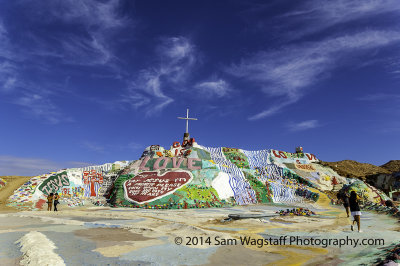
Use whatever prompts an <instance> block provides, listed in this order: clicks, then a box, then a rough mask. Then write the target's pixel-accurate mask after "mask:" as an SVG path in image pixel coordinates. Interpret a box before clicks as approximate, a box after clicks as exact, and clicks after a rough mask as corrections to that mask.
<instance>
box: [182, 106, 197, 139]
mask: <svg viewBox="0 0 400 266" xmlns="http://www.w3.org/2000/svg"><path fill="white" fill-rule="evenodd" d="M178 119H184V120H186V133H189V120H197V118H189V109H186V117H178Z"/></svg>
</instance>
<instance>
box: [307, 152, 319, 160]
mask: <svg viewBox="0 0 400 266" xmlns="http://www.w3.org/2000/svg"><path fill="white" fill-rule="evenodd" d="M306 156H307V158H308V160H317V157H315V155H314V154H308V153H306Z"/></svg>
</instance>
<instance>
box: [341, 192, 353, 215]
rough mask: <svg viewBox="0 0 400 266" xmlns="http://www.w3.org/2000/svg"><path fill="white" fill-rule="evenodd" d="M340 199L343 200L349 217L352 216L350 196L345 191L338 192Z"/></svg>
mask: <svg viewBox="0 0 400 266" xmlns="http://www.w3.org/2000/svg"><path fill="white" fill-rule="evenodd" d="M338 199H339V200H341V201H342V204H343V207H344V208H345V209H346V214H347V217H350V202H349V197H348V196H347V194H345V193H340V194H338Z"/></svg>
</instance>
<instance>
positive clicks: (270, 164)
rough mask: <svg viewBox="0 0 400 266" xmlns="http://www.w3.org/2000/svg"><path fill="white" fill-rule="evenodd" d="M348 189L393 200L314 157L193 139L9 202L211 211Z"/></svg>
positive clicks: (28, 190)
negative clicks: (50, 199) (51, 198)
mask: <svg viewBox="0 0 400 266" xmlns="http://www.w3.org/2000/svg"><path fill="white" fill-rule="evenodd" d="M360 182H361V183H362V184H359V183H360ZM353 183H354V184H353ZM352 184H353V185H352ZM343 186H344V187H346V188H351V187H356V188H357V189H362V190H363V196H364V197H365V198H366V199H368V200H370V201H374V202H382V201H383V200H386V196H385V195H384V194H383V193H381V192H379V191H377V190H375V189H374V188H371V187H370V186H368V185H367V184H364V183H363V182H362V181H358V180H357V181H356V180H353V179H349V178H344V177H342V176H340V175H338V174H337V173H336V172H335V171H333V170H332V169H331V168H329V167H327V166H323V165H321V164H320V163H319V160H318V159H317V157H316V156H315V155H313V154H310V153H303V152H302V151H298V152H296V153H289V152H283V151H279V150H273V149H265V150H259V151H246V150H242V149H236V148H226V147H220V148H210V147H205V146H201V145H199V144H197V143H196V142H195V141H194V139H190V140H185V141H184V142H183V143H180V142H174V143H173V145H172V146H171V147H170V148H169V149H165V148H163V147H161V146H159V145H152V146H149V147H147V148H146V149H145V150H144V152H143V154H142V156H141V158H140V159H139V160H135V161H117V162H114V163H107V164H104V165H98V166H90V167H85V168H72V169H63V170H60V171H58V172H54V173H48V174H45V175H42V176H37V177H33V178H32V179H31V180H29V181H28V182H27V183H25V184H24V185H23V186H22V187H20V188H19V189H18V190H17V191H16V192H15V193H14V195H12V196H11V197H10V198H9V201H10V204H12V203H23V204H24V205H31V206H32V207H33V208H41V207H42V205H43V204H44V203H45V197H46V195H48V194H49V193H51V192H53V193H55V192H58V193H59V194H60V195H61V198H62V200H63V201H64V202H66V203H67V205H68V206H71V207H73V206H77V205H82V204H84V201H85V200H86V201H87V200H90V201H92V202H99V201H102V202H105V201H107V202H108V204H110V205H111V206H115V207H135V208H155V209H158V208H161V209H167V208H168V209H169V208H174V209H175V208H177V209H180V208H209V207H223V206H231V205H247V204H257V203H270V202H271V203H285V202H302V201H304V200H309V201H318V198H319V195H320V193H323V192H324V191H332V190H334V191H337V190H339V189H340V188H342V187H343ZM364 190H365V191H364Z"/></svg>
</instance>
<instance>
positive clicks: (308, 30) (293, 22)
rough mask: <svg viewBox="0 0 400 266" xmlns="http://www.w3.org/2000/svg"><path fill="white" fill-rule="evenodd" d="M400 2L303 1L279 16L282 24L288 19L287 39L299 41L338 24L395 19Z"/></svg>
mask: <svg viewBox="0 0 400 266" xmlns="http://www.w3.org/2000/svg"><path fill="white" fill-rule="evenodd" d="M399 12H400V2H399V1H398V0H384V1H383V0H333V1H326V2H324V4H321V1H318V0H311V1H304V2H302V4H301V5H300V6H299V7H298V8H297V9H296V10H295V11H289V12H288V13H286V14H284V15H282V16H280V18H283V19H284V20H285V22H287V20H286V19H287V18H288V17H290V22H289V25H288V26H289V28H292V30H289V31H288V33H287V35H288V36H289V35H290V37H289V38H299V37H302V36H304V35H308V34H313V33H315V32H319V31H322V30H325V29H328V28H329V27H332V26H334V25H338V24H344V23H348V22H351V21H356V20H358V21H359V20H362V19H369V20H371V19H376V17H377V16H381V17H382V16H383V15H385V16H386V17H389V16H390V15H393V17H394V18H396V16H397V17H398V15H399Z"/></svg>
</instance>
